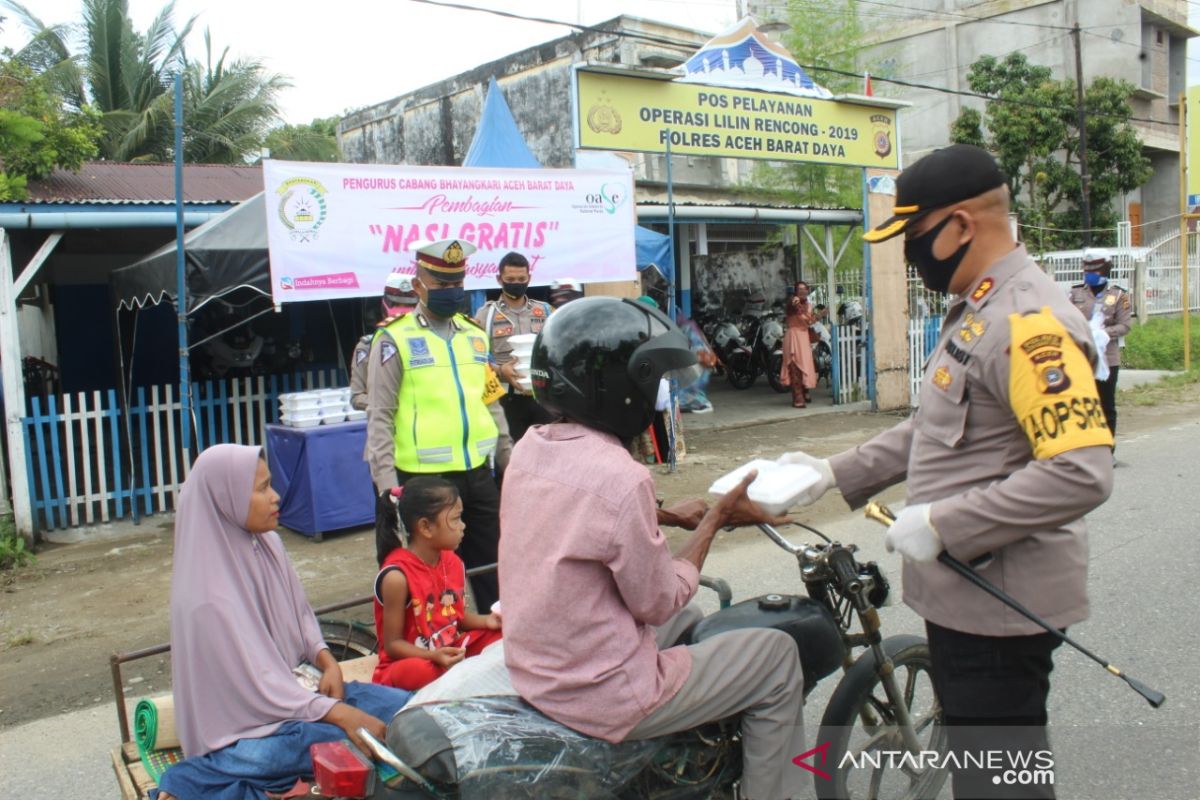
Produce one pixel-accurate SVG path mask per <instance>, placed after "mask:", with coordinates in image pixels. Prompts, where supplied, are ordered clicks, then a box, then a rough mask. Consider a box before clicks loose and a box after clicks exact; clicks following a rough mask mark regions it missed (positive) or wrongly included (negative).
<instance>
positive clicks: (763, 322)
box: [726, 312, 788, 392]
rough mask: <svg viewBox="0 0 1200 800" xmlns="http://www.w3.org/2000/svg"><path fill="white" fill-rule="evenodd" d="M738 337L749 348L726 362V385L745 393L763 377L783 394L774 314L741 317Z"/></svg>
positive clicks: (780, 335) (779, 338)
mask: <svg viewBox="0 0 1200 800" xmlns="http://www.w3.org/2000/svg"><path fill="white" fill-rule="evenodd" d="M742 336H743V337H744V339H745V340H746V341H748V342H750V345H749V346H748V347H747V348H746V349H745V352H737V353H734V354H733V356H731V359H730V360H729V361H728V362H726V364H727V366H728V368H729V370H728V378H729V383H730V384H731V385H732V386H733V388H735V389H749V388H750V387H751V386H753V385H754V383H755V381H757V380H758V376H759V375H760V374H762V373H764V372H765V373H766V375H767V382H768V383H770V384H771V388H772V389H774V390H775V391H777V392H786V391H788V387H787V386H785V385H784V383H783V376H782V371H783V322H782V321H781V320H780V319H779V315H778V313H775V312H768V313H765V314H761V315H752V316H748V317H745V318H744V320H743V324H742Z"/></svg>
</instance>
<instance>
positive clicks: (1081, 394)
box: [1008, 307, 1113, 461]
mask: <svg viewBox="0 0 1200 800" xmlns="http://www.w3.org/2000/svg"><path fill="white" fill-rule="evenodd" d="M1008 320H1009V324H1010V328H1011V334H1010V335H1011V337H1012V338H1011V341H1010V346H1009V359H1010V360H1009V367H1010V369H1009V376H1008V401H1009V404H1010V405H1011V406H1012V410H1013V414H1015V415H1016V417H1017V419H1018V420H1019V421H1020V423H1021V429H1022V430H1024V431H1025V435H1026V437H1028V439H1029V446H1030V447H1031V448H1032V449H1033V457H1034V458H1036V459H1038V460H1039V461H1040V460H1043V459H1047V458H1053V457H1054V456H1056V455H1058V454H1060V453H1065V452H1067V451H1069V450H1077V449H1079V448H1081V447H1094V446H1096V445H1106V446H1109V447H1111V446H1112V443H1113V438H1112V432H1111V431H1109V429H1108V422H1107V420H1106V419H1105V418H1104V410H1103V408H1101V406H1100V394H1099V392H1097V390H1096V379H1095V377H1094V376H1093V373H1092V368H1091V365H1089V364H1088V360H1087V357H1086V356H1084V354H1083V351H1082V350H1080V349H1079V345H1077V344H1076V343H1075V340H1074V339H1072V338H1071V336H1070V334H1068V333H1067V331H1066V329H1065V328H1064V327H1063V326H1062V323H1060V322H1059V321H1058V320H1057V319H1055V318H1054V315H1053V314H1052V313H1050V308H1049V307H1043V308H1042V310H1041V311H1040V312H1038V313H1036V314H1028V315H1025V316H1021V315H1020V314H1010V315H1009V317H1008Z"/></svg>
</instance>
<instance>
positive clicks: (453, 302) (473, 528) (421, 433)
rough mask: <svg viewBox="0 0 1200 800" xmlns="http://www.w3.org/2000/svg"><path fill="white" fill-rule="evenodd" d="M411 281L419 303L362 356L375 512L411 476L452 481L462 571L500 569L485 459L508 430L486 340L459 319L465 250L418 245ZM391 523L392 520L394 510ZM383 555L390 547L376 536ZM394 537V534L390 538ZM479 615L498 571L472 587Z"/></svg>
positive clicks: (492, 486)
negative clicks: (458, 502) (458, 501)
mask: <svg viewBox="0 0 1200 800" xmlns="http://www.w3.org/2000/svg"><path fill="white" fill-rule="evenodd" d="M414 249H415V250H416V261H417V274H416V276H415V277H414V278H413V289H414V290H415V291H416V293H417V296H418V298H419V299H420V302H419V304H418V305H417V308H416V310H415V311H413V312H412V313H411V314H406V315H403V316H399V317H394V318H392V319H391V320H390V321H389V322H388V324H387V325H386V326H385V327H384V328H383V330H381V331H380V332H379V334H378V335H377V336H376V337H375V341H374V343H373V344H372V345H371V354H370V356H368V359H367V362H368V364H369V372H368V375H367V387H368V391H369V397H368V400H367V464H368V466H369V467H370V469H371V479H372V481H373V482H374V484H375V488H376V490H377V492H378V500H377V507H378V506H384V507H386V506H387V505H389V504H390V503H391V499H390V495H391V490H392V489H393V488H394V487H397V486H402V485H403V484H404V482H405V481H407V480H408V479H409V478H410V477H412V476H413V475H437V476H439V477H441V478H444V479H445V480H448V481H450V482H451V483H453V484H454V485H455V487H456V488H457V489H458V493H459V496H460V497H461V498H462V504H463V512H462V519H463V523H464V524H465V526H466V531H465V534H464V538H463V541H462V544H460V545H459V553H460V555H461V556H462V559H463V562H464V563H465V564H466V566H467V567H468V568H471V567H480V566H485V565H487V564H494V563H495V562H496V548H497V545H498V543H499V541H500V493H499V490H498V489H497V487H496V480H495V477H494V475H493V473H492V466H491V464H490V463H489V458H490V456H492V454H493V453H495V454H496V460H497V462H499V461H500V460H501V459H504V460H507V453H506V452H500V451H498V448H499V449H500V450H504V449H511V445H510V444H507V442H506V440H507V438H508V436H507V433H508V426H507V423H506V422H505V419H504V412H503V410H502V409H501V408H500V405H499V403H498V402H495V401H496V400H498V399H499V397H500V396H501V395H502V394H503V393H504V390H503V388H502V387H501V386H500V385H499V382H498V381H497V380H496V376H495V372H494V371H493V370H492V368H491V365H490V360H489V347H488V343H487V335H486V334H485V333H484V331H483V330H482V329H480V328H479V327H478V326H477V325H476V324H475V322H474V321H473V320H472V319H471V318H470V317H468V316H466V315H464V314H461V313H459V308H460V307H461V306H462V303H463V300H464V299H465V293H464V291H463V281H464V279H465V278H466V269H467V258H468V257H469V256H470V255H471V254H472V253H474V252H475V247H474V245H472V244H470V243H469V242H459V241H455V240H445V241H439V242H430V243H422V244H419V245H415V246H414ZM393 515H394V512H393ZM376 536H377V537H380V536H383V537H385V539H383V540H379V539H377V546H378V547H379V549H380V550H381V552H382V551H384V549H385V548H386V549H390V547H392V546H394V544H393V541H394V540H393V539H386V536H387V533H386V532H384V533H381V532H380V531H378V530H377V531H376ZM392 536H393V537H394V533H393V534H392ZM471 591H472V594H473V596H474V600H475V607H476V609H478V610H480V611H482V612H484V613H487V610H488V608H490V607H491V605H492V603H494V602H495V601H496V600H497V599H499V595H498V589H497V580H496V575H495V573H491V574H486V575H477V576H475V577H474V578H472V579H471Z"/></svg>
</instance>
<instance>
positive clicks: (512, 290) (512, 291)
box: [500, 283, 529, 300]
mask: <svg viewBox="0 0 1200 800" xmlns="http://www.w3.org/2000/svg"><path fill="white" fill-rule="evenodd" d="M500 287H501V288H502V289H504V293H505V294H506V295H508V296H509V297H511V298H513V299H517V300H519V299H520V298H522V297H524V296H525V292H527V291H529V284H528V283H502V284H500Z"/></svg>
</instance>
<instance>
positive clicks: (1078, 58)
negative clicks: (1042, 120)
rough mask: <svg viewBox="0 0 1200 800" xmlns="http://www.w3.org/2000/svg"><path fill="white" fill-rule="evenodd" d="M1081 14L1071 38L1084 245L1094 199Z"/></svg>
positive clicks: (1089, 234)
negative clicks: (1081, 41) (1086, 109)
mask: <svg viewBox="0 0 1200 800" xmlns="http://www.w3.org/2000/svg"><path fill="white" fill-rule="evenodd" d="M1079 36H1080V32H1079V16H1078V12H1076V17H1075V27H1073V28H1071V38H1072V40H1074V42H1075V106H1076V108H1075V110H1076V113H1077V115H1078V119H1079V178H1080V180H1081V181H1082V183H1083V198H1082V200H1081V202H1080V204H1079V212H1080V214H1081V218H1082V221H1083V224H1082V225H1080V226H1079V227H1081V228H1083V246H1084V247H1087V246H1088V245H1090V244H1091V243H1092V231H1091V227H1092V201H1091V176H1089V175H1088V160H1087V116H1086V115H1085V114H1084V111H1083V53H1082V50H1081V48H1080V44H1079Z"/></svg>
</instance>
